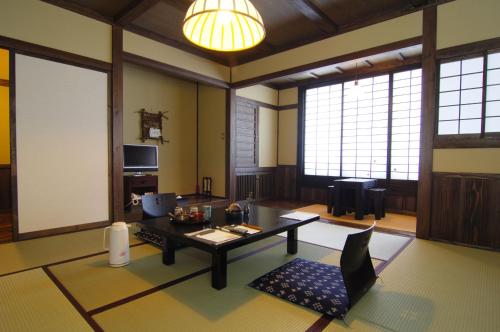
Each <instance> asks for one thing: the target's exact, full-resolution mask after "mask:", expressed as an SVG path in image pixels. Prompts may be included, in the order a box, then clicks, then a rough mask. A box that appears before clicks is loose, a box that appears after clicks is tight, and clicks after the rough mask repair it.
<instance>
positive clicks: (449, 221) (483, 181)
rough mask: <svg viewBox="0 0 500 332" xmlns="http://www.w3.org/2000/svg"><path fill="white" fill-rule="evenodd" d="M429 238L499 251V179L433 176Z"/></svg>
mask: <svg viewBox="0 0 500 332" xmlns="http://www.w3.org/2000/svg"><path fill="white" fill-rule="evenodd" d="M432 187H433V193H432V211H431V238H434V239H440V240H446V241H451V242H456V243H463V244H468V245H473V246H479V247H487V248H495V249H499V248H500V207H499V205H500V176H497V175H481V174H479V175H475V174H449V173H434V176H433V184H432Z"/></svg>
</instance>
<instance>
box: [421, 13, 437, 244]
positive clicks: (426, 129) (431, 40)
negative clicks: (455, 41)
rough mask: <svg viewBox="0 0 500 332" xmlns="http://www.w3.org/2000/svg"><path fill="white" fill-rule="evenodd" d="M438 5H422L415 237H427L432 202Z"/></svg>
mask: <svg viewBox="0 0 500 332" xmlns="http://www.w3.org/2000/svg"><path fill="white" fill-rule="evenodd" d="M436 33H437V6H429V7H426V8H425V9H424V15H423V32H422V114H421V119H420V166H419V180H418V194H417V234H416V235H417V237H418V238H422V239H427V238H429V234H430V227H431V205H432V200H431V197H432V153H433V143H434V131H435V128H434V127H435V119H436V95H437V91H436V89H437V84H436V80H437V72H436V69H437V68H436V66H437V64H436V38H437V37H436Z"/></svg>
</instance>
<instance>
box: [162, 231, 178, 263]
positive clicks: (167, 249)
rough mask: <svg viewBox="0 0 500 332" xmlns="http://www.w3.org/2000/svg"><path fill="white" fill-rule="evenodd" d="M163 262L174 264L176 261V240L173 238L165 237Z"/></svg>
mask: <svg viewBox="0 0 500 332" xmlns="http://www.w3.org/2000/svg"><path fill="white" fill-rule="evenodd" d="M162 252H163V264H165V265H172V264H174V263H175V242H174V241H173V240H172V239H167V237H165V236H164V237H163V249H162Z"/></svg>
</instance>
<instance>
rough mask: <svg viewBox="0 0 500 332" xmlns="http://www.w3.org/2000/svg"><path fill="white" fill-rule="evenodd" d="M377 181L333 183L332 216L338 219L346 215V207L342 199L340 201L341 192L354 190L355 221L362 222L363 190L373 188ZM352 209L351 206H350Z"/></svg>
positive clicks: (339, 181)
mask: <svg viewBox="0 0 500 332" xmlns="http://www.w3.org/2000/svg"><path fill="white" fill-rule="evenodd" d="M376 184H377V180H375V179H358V178H349V179H340V180H335V181H334V186H335V187H334V188H333V195H334V197H333V201H334V202H335V204H334V207H333V215H334V216H336V217H340V216H341V215H343V214H345V213H346V207H345V205H344V204H345V203H344V201H345V200H344V199H342V195H343V194H342V192H343V191H345V190H354V202H353V203H354V204H353V205H354V211H355V218H356V220H363V216H364V214H365V201H366V199H365V190H366V189H369V188H373V187H375V186H376ZM351 207H352V205H351Z"/></svg>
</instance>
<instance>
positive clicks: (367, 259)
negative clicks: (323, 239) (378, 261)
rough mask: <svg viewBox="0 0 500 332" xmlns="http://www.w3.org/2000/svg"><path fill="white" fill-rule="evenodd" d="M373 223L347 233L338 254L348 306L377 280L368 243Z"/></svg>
mask: <svg viewBox="0 0 500 332" xmlns="http://www.w3.org/2000/svg"><path fill="white" fill-rule="evenodd" d="M374 228H375V223H374V224H373V225H372V226H371V227H370V228H368V229H366V230H364V231H362V232H359V233H354V234H349V235H348V236H347V240H346V242H345V245H344V249H343V250H342V256H340V271H341V272H342V277H343V279H344V284H345V288H346V290H347V296H348V298H349V308H351V307H352V306H353V305H354V304H355V303H356V302H358V300H359V299H360V298H361V297H362V296H363V295H364V294H365V293H366V292H367V291H368V290H369V289H370V288H371V287H372V286H373V284H374V283H375V281H376V280H377V275H376V274H375V269H374V268H373V264H372V259H371V256H370V251H369V249H368V244H369V243H370V239H371V237H372V233H373V229H374Z"/></svg>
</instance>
